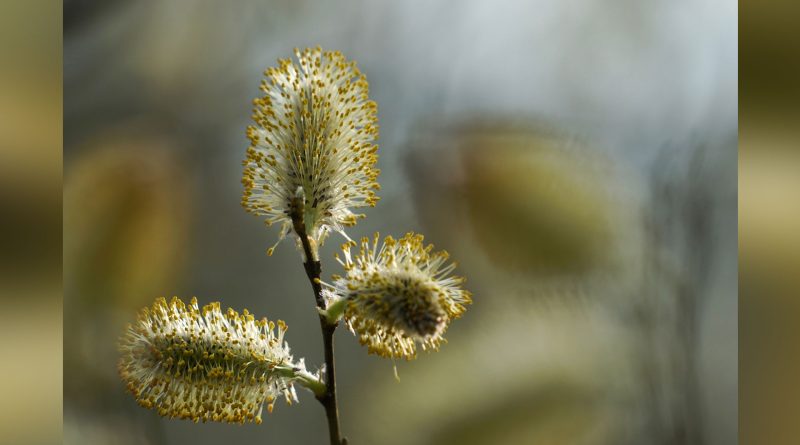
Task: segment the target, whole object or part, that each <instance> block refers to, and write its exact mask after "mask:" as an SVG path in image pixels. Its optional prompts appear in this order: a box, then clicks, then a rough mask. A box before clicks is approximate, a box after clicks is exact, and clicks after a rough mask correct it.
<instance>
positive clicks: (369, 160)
mask: <svg viewBox="0 0 800 445" xmlns="http://www.w3.org/2000/svg"><path fill="white" fill-rule="evenodd" d="M295 57H296V62H295V61H292V60H289V59H285V60H279V61H278V66H277V67H274V68H269V69H267V70H266V71H265V76H266V77H267V78H266V80H264V81H263V82H262V84H261V90H262V92H263V93H264V95H263V96H262V97H259V98H256V99H255V100H254V101H253V122H254V125H252V126H250V127H248V129H247V138H248V139H249V140H250V147H249V148H248V149H247V157H246V159H245V161H244V174H243V178H242V184H243V185H244V194H243V197H242V205H243V206H244V207H245V209H247V210H248V211H249V212H250V213H253V214H256V215H261V216H264V217H266V222H267V224H268V225H271V224H273V223H281V231H280V235H279V240H278V242H280V240H281V239H283V238H284V237H285V236H286V235H287V234H288V233H291V229H292V227H293V226H292V221H291V215H292V211H291V210H292V201H293V200H294V199H296V192H297V190H300V191H301V193H302V203H303V214H302V217H303V222H304V224H305V231H306V233H307V234H308V235H309V236H310V237H311V238H312V240H313V241H314V242H315V243H316V244H317V245H320V244H322V242H323V241H324V239H325V237H326V236H327V235H328V233H329V232H330V231H332V230H333V231H337V232H341V233H344V228H345V227H347V226H352V225H354V224H356V222H357V220H358V219H359V218H361V217H362V215H360V214H356V213H353V211H352V210H353V209H356V208H360V207H370V206H374V205H375V203H376V202H377V201H378V199H379V198H378V197H377V196H376V195H375V192H374V190H377V189H379V188H380V186H379V185H378V183H377V177H378V174H379V170H378V169H376V168H375V163H376V162H377V159H378V155H377V149H378V146H377V145H376V144H375V141H376V140H377V139H378V125H377V105H376V104H375V102H373V101H371V100H369V97H368V96H369V85H368V84H367V80H366V77H364V75H363V74H362V73H361V72H360V71H359V70H358V68H357V67H356V64H355V62H348V61H347V60H346V59H345V58H344V56H343V55H342V54H341V53H339V52H331V51H322V50H321V49H320V48H314V49H305V50H302V51H300V50H295ZM270 252H271V251H270Z"/></svg>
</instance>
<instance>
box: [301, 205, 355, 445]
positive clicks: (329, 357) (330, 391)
mask: <svg viewBox="0 0 800 445" xmlns="http://www.w3.org/2000/svg"><path fill="white" fill-rule="evenodd" d="M303 213H304V203H303V201H302V197H295V198H294V199H293V200H292V205H291V215H290V216H291V218H292V225H293V227H294V231H295V233H296V234H297V236H298V237H299V238H300V243H301V244H302V246H303V253H304V255H305V262H304V263H303V267H304V268H305V270H306V275H307V276H308V280H309V281H310V282H311V288H312V289H313V290H314V300H315V301H316V304H317V308H319V309H325V301H324V299H323V298H322V284H321V283H320V277H321V276H322V264H321V263H320V261H319V258H317V253H316V249H315V248H313V247H312V244H311V239H310V238H309V237H308V233H306V226H305V222H304V218H303ZM319 324H320V328H321V329H322V341H323V345H324V347H325V393H324V394H323V395H321V396H317V400H319V402H320V403H321V404H322V406H323V407H324V408H325V415H326V416H327V418H328V432H329V434H330V441H331V445H347V439H343V438H342V435H341V432H340V429H339V407H338V405H337V402H336V374H335V372H336V371H335V367H334V360H333V351H334V350H333V333H334V332H335V331H336V327H337V326H338V324H339V323H338V322H336V323H330V322H328V319H327V318H326V317H325V316H323V315H320V316H319Z"/></svg>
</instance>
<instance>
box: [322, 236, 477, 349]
mask: <svg viewBox="0 0 800 445" xmlns="http://www.w3.org/2000/svg"><path fill="white" fill-rule="evenodd" d="M355 245H356V243H355V242H349V243H346V244H344V245H343V246H342V251H343V253H344V257H345V259H344V261H341V260H339V262H340V263H341V264H342V265H343V266H344V268H345V271H346V273H345V275H344V276H335V277H334V280H333V284H326V285H325V290H324V294H325V296H326V299H327V300H328V301H329V303H332V302H334V301H341V300H342V299H344V300H345V301H346V309H345V311H344V318H345V321H346V323H347V325H348V327H349V328H350V330H351V331H353V333H355V334H356V335H358V337H359V340H360V342H361V344H363V345H366V346H367V348H368V349H369V352H370V353H373V354H377V355H380V356H383V357H398V358H406V359H412V358H414V357H416V352H417V344H419V345H420V346H421V347H422V349H423V350H429V349H438V347H439V345H440V344H441V343H442V342H443V341H444V337H443V336H444V333H445V331H446V330H447V327H448V326H449V324H450V321H451V320H453V319H455V318H458V317H460V316H461V315H462V314H463V313H464V311H465V310H466V306H467V305H468V304H470V303H471V302H472V299H471V295H470V293H469V292H468V291H466V290H464V289H462V287H461V285H462V284H463V282H464V278H462V277H457V276H449V275H450V273H451V272H452V271H453V270H454V269H455V264H453V263H450V264H447V265H446V263H447V259H448V254H447V252H444V251H439V252H433V245H428V246H425V245H424V244H423V237H422V235H417V234H413V233H408V234H406V235H405V236H403V237H402V238H400V239H398V240H396V239H394V238H392V237H391V236H387V237H386V238H385V240H384V242H383V244H382V245H379V237H378V235H377V234H376V235H375V237H374V239H373V240H372V241H370V240H369V239H368V238H363V239H362V240H361V248H360V251H359V253H358V254H356V255H355V256H353V255H351V253H350V249H351V248H352V247H354V246H355Z"/></svg>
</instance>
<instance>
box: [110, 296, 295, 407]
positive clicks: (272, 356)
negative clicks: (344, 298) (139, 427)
mask: <svg viewBox="0 0 800 445" xmlns="http://www.w3.org/2000/svg"><path fill="white" fill-rule="evenodd" d="M285 332H286V325H285V324H284V323H283V322H282V321H278V323H277V325H276V324H275V323H273V322H271V321H267V320H266V319H261V320H256V319H255V317H254V316H253V315H251V314H250V313H249V312H247V310H245V311H243V313H242V314H239V313H237V312H236V311H234V310H233V309H228V310H227V311H226V312H222V311H221V310H220V304H219V303H211V304H209V305H206V306H204V307H203V308H202V309H201V308H199V307H198V305H197V300H196V299H195V298H192V300H191V302H190V303H189V304H188V305H187V304H185V303H184V302H183V301H181V300H180V299H178V298H177V297H173V298H172V300H171V301H170V302H167V300H166V299H164V298H159V299H157V300H156V301H155V303H153V306H152V307H150V308H145V309H143V310H142V311H141V312H140V314H139V317H138V320H137V322H136V323H135V324H133V325H131V326H129V327H128V329H127V331H126V332H125V334H124V335H123V336H122V338H121V339H120V352H121V353H122V357H121V359H120V361H119V373H120V376H121V377H122V380H123V382H124V383H125V384H126V386H127V389H128V391H130V392H131V393H132V394H133V395H134V397H136V400H137V402H138V403H139V404H140V405H141V406H143V407H145V408H149V409H154V410H156V411H157V412H158V414H159V415H161V416H164V417H170V418H179V419H189V420H192V421H194V422H206V421H214V422H228V423H244V422H256V423H260V422H261V413H262V410H263V404H264V402H265V401H271V400H273V399H275V398H276V397H278V396H283V397H284V398H285V399H286V400H287V402H290V401H292V400H296V394H295V390H294V387H293V384H292V383H293V381H292V380H291V378H290V377H287V376H286V375H285V374H281V373H279V372H278V371H277V369H279V368H283V369H286V368H289V369H301V368H302V370H303V371H305V367H304V365H303V363H302V361H300V362H299V363H293V361H292V355H291V354H290V351H289V347H288V345H287V344H286V343H285V342H284V340H283V337H284V334H285Z"/></svg>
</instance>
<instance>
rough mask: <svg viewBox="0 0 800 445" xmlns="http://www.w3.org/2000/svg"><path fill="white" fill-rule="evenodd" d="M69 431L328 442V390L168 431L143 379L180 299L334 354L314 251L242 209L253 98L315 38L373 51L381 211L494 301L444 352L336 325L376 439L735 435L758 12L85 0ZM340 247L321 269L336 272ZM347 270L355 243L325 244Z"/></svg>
mask: <svg viewBox="0 0 800 445" xmlns="http://www.w3.org/2000/svg"><path fill="white" fill-rule="evenodd" d="M63 14H64V22H63V33H64V65H63V81H64V108H63V113H64V116H63V117H64V134H63V138H64V159H63V163H64V195H63V205H64V215H63V223H64V252H63V258H64V264H63V268H64V272H63V274H64V275H63V286H64V333H65V334H64V353H63V356H64V359H63V360H64V405H63V416H64V425H63V434H64V443H67V444H153V445H156V444H186V443H197V444H200V443H218V442H222V441H224V442H226V443H245V442H247V443H252V442H253V441H258V442H263V443H324V441H325V440H326V437H327V435H326V434H327V433H326V429H325V428H326V427H325V420H324V414H323V411H322V409H321V408H320V406H319V405H318V404H317V403H316V402H315V401H314V400H313V398H312V397H310V396H309V395H308V394H301V399H302V400H301V403H300V404H298V405H295V406H291V407H287V406H282V405H279V406H277V407H276V410H275V412H274V413H273V414H272V415H270V416H269V417H267V418H265V422H264V424H263V425H260V426H255V425H247V426H230V425H211V424H207V425H195V424H192V423H190V422H180V421H167V420H163V419H161V418H159V417H157V416H156V414H155V413H154V412H151V411H147V410H144V409H141V408H139V407H138V406H136V404H135V402H134V401H133V398H132V397H130V396H129V395H127V394H125V393H124V392H123V386H122V384H121V383H120V382H119V380H118V378H117V376H116V368H115V367H116V359H117V352H116V339H117V337H118V336H119V334H120V333H121V332H122V330H123V329H124V327H125V324H126V323H127V322H129V321H131V320H133V319H134V317H135V313H136V311H137V310H138V309H139V308H141V307H143V306H146V305H149V304H150V303H151V302H152V300H153V298H155V297H157V296H162V295H163V296H171V295H179V296H183V297H190V296H192V295H196V296H197V297H198V299H199V300H200V301H201V302H209V301H214V300H221V301H222V302H223V305H226V306H231V307H234V308H236V309H242V308H244V307H247V308H248V309H250V310H251V311H252V312H253V313H255V314H257V315H264V316H268V317H270V318H281V319H283V320H285V321H286V322H287V323H288V325H289V333H288V337H287V338H288V340H289V342H290V344H291V345H292V348H293V350H294V352H295V355H296V356H301V357H306V360H307V362H308V363H309V364H310V365H312V366H316V365H319V364H320V363H321V362H322V348H321V341H320V337H319V328H318V322H317V318H316V314H315V311H314V308H313V302H312V300H313V299H312V296H311V294H310V291H309V289H308V283H307V281H306V280H305V276H304V272H303V269H302V266H301V264H300V260H299V256H298V254H297V252H295V251H294V249H293V247H292V246H291V245H290V243H283V244H282V245H281V246H280V247H279V248H278V249H277V251H276V253H275V255H274V256H272V257H267V256H266V255H265V250H266V248H267V247H268V246H269V245H271V244H272V242H273V240H274V239H275V237H276V233H275V230H276V229H267V228H265V227H264V226H263V224H262V223H261V222H260V221H259V220H258V218H255V217H253V216H251V215H248V214H247V213H245V212H244V210H243V209H242V208H241V207H240V206H239V200H240V196H241V191H242V190H241V185H240V177H241V170H242V167H241V161H242V159H243V158H244V152H245V149H246V147H247V141H246V138H245V136H244V128H245V127H246V125H248V123H249V114H250V100H251V99H252V98H253V97H255V95H256V94H258V90H257V86H258V83H259V81H260V79H261V73H262V71H263V70H264V69H265V68H266V67H268V66H272V65H274V64H275V60H276V59H277V58H278V57H287V56H289V55H290V54H291V51H292V49H293V48H294V47H304V46H316V45H321V46H323V48H326V49H338V50H340V51H342V52H343V53H344V54H345V55H346V56H347V57H348V58H350V59H353V60H356V61H357V62H358V64H359V67H360V68H361V69H362V70H363V71H364V73H365V74H366V75H367V77H368V79H369V81H370V87H371V97H372V99H374V100H375V101H377V103H378V107H379V123H380V126H381V138H380V141H379V143H380V147H381V148H380V151H379V154H380V158H379V163H378V166H379V168H381V169H382V174H381V177H380V182H381V184H382V191H381V194H380V195H381V197H382V200H381V201H380V203H379V204H378V206H377V207H376V208H374V209H369V210H368V211H367V219H365V220H363V221H362V222H360V223H359V225H358V226H356V227H355V228H354V229H352V230H351V231H350V232H349V233H350V236H352V237H358V236H361V235H367V234H371V233H372V232H373V231H376V230H379V231H381V233H385V234H395V235H401V234H402V233H404V232H405V231H409V230H414V231H420V232H422V233H424V234H425V235H426V239H427V240H428V241H430V242H432V243H434V244H436V246H437V247H439V248H444V249H447V250H448V251H450V252H451V253H452V255H453V257H454V258H456V259H457V260H458V261H459V263H460V266H459V272H460V273H461V274H463V275H465V276H467V277H468V288H469V289H470V290H471V291H472V292H473V293H474V300H475V302H474V304H473V306H472V307H471V308H470V309H469V310H468V312H467V313H466V315H465V317H464V318H463V319H461V320H458V321H457V322H455V323H454V324H453V325H452V327H451V329H450V331H449V333H448V339H449V343H448V344H447V345H445V346H444V347H443V348H442V350H441V351H440V352H439V353H436V354H422V355H421V356H420V358H419V359H418V360H416V361H414V362H410V363H405V362H403V363H398V364H397V367H398V373H399V377H400V380H399V381H397V380H396V379H395V378H394V376H393V370H392V363H391V362H390V361H386V360H381V359H378V358H376V357H372V356H368V355H367V354H366V351H365V350H364V349H363V348H361V347H359V346H358V343H357V341H356V340H355V339H354V338H353V337H352V336H351V335H350V334H349V333H348V332H346V331H344V330H340V331H339V332H338V333H337V348H338V349H337V367H338V373H337V377H338V379H339V387H340V399H341V407H340V409H341V414H342V427H343V430H344V432H345V434H346V435H347V436H348V438H349V439H350V443H353V444H486V443H492V444H529V443H530V444H587V445H588V444H592V445H594V444H598V445H601V444H609V445H610V444H615V445H620V444H623V445H624V444H637V445H638V444H706V443H708V444H725V445H727V444H734V443H737V406H738V404H737V399H738V391H737V378H738V368H737V347H738V336H737V280H736V277H737V213H736V212H737V168H736V166H737V129H738V128H737V103H738V93H737V84H738V71H737V63H738V54H737V51H738V48H737V5H736V3H734V2H731V1H714V0H691V1H688V0H687V1H681V2H675V1H667V0H656V1H651V2H640V1H636V0H612V1H599V0H566V1H565V0H539V1H531V2H521V1H510V0H498V1H492V2H487V1H470V0H467V1H444V2H424V1H407V2H371V1H366V0H363V1H346V2H336V3H334V2H322V1H319V2H317V1H304V0H299V1H298V0H295V1H288V0H287V1H273V2H246V1H241V2H235V3H227V2H226V3H223V2H218V1H210V0H207V1H205V0H196V1H191V2H189V1H186V2H183V1H165V2H125V1H119V0H115V1H96V2H94V1H86V0H67V1H66V2H65V3H64V11H63ZM338 244H339V243H338V241H337V240H336V239H335V236H333V237H332V238H331V240H329V242H328V243H327V244H326V245H325V248H324V249H323V251H322V258H323V261H324V262H323V274H324V275H325V276H329V275H330V273H335V272H337V271H338V269H337V267H336V263H335V262H334V261H332V252H333V251H334V250H335V249H336V247H337V245H338ZM325 259H327V260H325Z"/></svg>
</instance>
